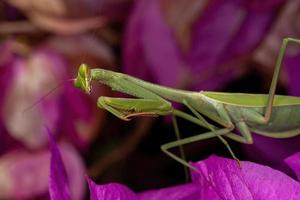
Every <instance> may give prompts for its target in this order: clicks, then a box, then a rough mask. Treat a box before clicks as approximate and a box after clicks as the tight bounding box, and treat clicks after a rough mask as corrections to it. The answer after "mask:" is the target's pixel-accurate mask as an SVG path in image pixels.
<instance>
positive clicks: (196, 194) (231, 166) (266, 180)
mask: <svg viewBox="0 0 300 200" xmlns="http://www.w3.org/2000/svg"><path fill="white" fill-rule="evenodd" d="M48 134H49V138H50V146H51V148H50V149H51V153H52V159H51V168H50V169H51V173H50V174H51V175H50V177H49V182H50V187H49V193H50V195H51V198H52V200H58V199H66V200H68V199H71V198H70V195H69V194H68V193H69V191H68V183H67V178H66V175H65V172H64V170H65V169H64V165H63V163H62V162H61V158H60V153H59V151H58V149H57V147H56V144H55V143H54V140H53V138H52V136H51V133H48ZM285 162H286V163H287V164H288V165H289V166H290V167H291V168H292V170H294V172H295V173H296V174H297V176H299V174H300V172H299V170H300V153H297V154H295V155H292V156H290V157H288V158H287V159H286V160H285ZM193 165H194V166H195V167H196V168H197V169H198V171H197V172H196V171H192V172H191V173H192V183H188V184H183V185H178V186H173V187H169V188H162V189H158V190H157V189H156V190H152V191H146V192H142V193H134V192H133V191H132V190H130V189H129V188H128V187H126V186H124V185H121V184H118V183H109V184H105V185H96V184H95V183H94V182H93V181H92V180H90V179H89V178H87V181H88V184H89V188H90V198H91V199H92V200H100V199H105V200H110V199H111V200H115V199H119V200H147V199H176V200H193V199H195V200H196V199H197V200H199V199H203V200H204V199H211V200H219V199H230V200H235V199H236V200H242V199H245V200H249V199H255V200H258V199H271V200H273V199H274V200H275V199H283V200H285V199H286V200H289V199H299V198H300V182H298V181H297V180H295V179H293V178H291V177H289V176H287V175H286V174H284V173H282V172H280V171H277V170H274V169H272V168H270V167H268V166H263V165H259V164H255V163H252V162H248V161H242V162H241V166H239V165H238V163H237V162H236V161H235V160H232V159H227V158H221V157H217V156H211V157H209V158H208V159H206V160H204V161H199V162H196V163H193Z"/></svg>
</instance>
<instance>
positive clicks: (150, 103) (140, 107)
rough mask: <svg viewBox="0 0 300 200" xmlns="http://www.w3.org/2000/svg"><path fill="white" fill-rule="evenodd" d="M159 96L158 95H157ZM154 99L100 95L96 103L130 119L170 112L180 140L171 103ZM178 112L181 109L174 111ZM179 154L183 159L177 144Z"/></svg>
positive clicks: (183, 155) (186, 174) (124, 118)
mask: <svg viewBox="0 0 300 200" xmlns="http://www.w3.org/2000/svg"><path fill="white" fill-rule="evenodd" d="M159 98H160V97H159ZM159 98H156V99H134V98H113V97H103V96H102V97H100V98H98V101H97V105H98V107H100V108H104V109H106V110H108V111H109V112H111V113H112V114H114V115H115V116H117V117H118V118H120V119H122V120H127V121H128V120H130V119H131V118H132V117H137V116H149V115H154V116H155V115H168V114H172V122H173V127H174V130H175V135H176V139H177V140H180V139H181V138H180V132H179V129H178V125H177V121H176V118H175V115H174V114H173V111H174V109H173V107H172V105H171V103H169V102H168V101H165V100H160V99H159ZM175 113H176V114H177V113H180V114H179V116H181V117H182V116H185V115H181V111H177V112H175ZM179 152H180V156H181V157H182V159H183V160H185V154H184V150H183V147H182V146H179ZM184 170H185V177H186V179H188V170H187V168H186V167H185V168H184Z"/></svg>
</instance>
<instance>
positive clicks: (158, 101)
mask: <svg viewBox="0 0 300 200" xmlns="http://www.w3.org/2000/svg"><path fill="white" fill-rule="evenodd" d="M291 42H293V43H300V39H294V38H285V39H283V41H282V44H281V47H280V50H279V54H278V57H277V60H276V65H275V70H274V74H273V78H272V82H271V86H270V90H269V94H247V93H224V92H210V91H200V92H193V91H185V90H179V89H173V88H169V87H164V86H160V85H156V84H153V83H149V82H146V81H143V80H140V79H137V78H134V77H132V76H129V75H126V74H122V73H118V72H113V71H109V70H105V69H99V68H98V69H89V67H88V66H87V65H85V64H82V65H81V66H80V67H79V71H78V76H77V78H76V79H75V82H74V84H75V86H76V87H78V88H80V89H82V90H83V91H85V92H86V93H88V94H89V93H90V92H91V81H94V80H95V81H100V82H101V83H103V84H105V85H107V86H109V87H111V88H112V90H116V91H119V92H123V93H126V94H129V95H131V96H133V97H136V98H113V97H105V96H101V97H99V99H98V101H97V105H98V107H100V108H102V109H106V110H107V111H109V112H111V113H112V114H114V115H115V116H117V117H119V118H120V119H122V120H130V119H131V118H132V117H136V116H148V115H150V116H151V115H170V114H171V115H172V116H174V117H173V122H174V123H173V124H174V128H175V133H176V134H177V137H178V135H179V130H178V126H177V123H176V119H175V117H180V118H183V119H185V120H188V121H190V122H192V123H195V124H197V125H199V126H202V127H204V128H207V129H208V130H209V132H206V133H201V134H199V135H195V136H191V137H187V138H184V139H178V140H176V141H173V142H169V143H167V144H164V145H162V146H161V149H162V151H163V152H164V153H166V154H167V155H169V156H170V157H171V158H173V159H175V160H176V161H178V162H180V163H182V164H183V165H185V166H187V167H189V168H191V169H193V170H196V171H197V169H196V168H194V167H193V166H192V165H190V164H189V163H188V162H187V161H186V160H185V158H181V157H179V156H177V155H175V154H174V153H172V152H171V151H169V149H171V148H174V147H181V146H182V145H184V144H188V143H192V142H196V141H200V140H205V139H208V138H212V137H219V138H220V139H221V140H222V142H223V143H224V144H225V145H226V147H227V148H228V149H229V151H230V153H231V155H232V156H233V158H235V159H237V158H236V157H235V156H234V154H233V152H232V151H231V149H230V147H229V145H228V144H227V142H226V140H225V139H224V138H223V137H226V138H230V139H232V140H235V141H237V142H241V143H245V144H252V143H253V139H252V135H251V132H255V133H257V134H259V135H263V136H266V137H271V138H289V137H293V136H296V135H299V134H300V98H299V97H293V96H283V95H275V90H276V85H277V82H278V77H279V74H280V69H281V65H282V60H283V57H284V53H285V50H286V47H287V45H288V43H291ZM171 102H179V103H181V104H184V105H185V106H186V107H187V108H188V109H189V110H190V111H191V113H193V115H192V114H189V113H185V112H183V111H180V110H178V109H176V108H174V107H173V106H172V104H171ZM205 118H209V119H210V120H212V121H214V122H215V123H216V124H217V125H213V124H211V123H209V122H208V121H207V120H206V119H205ZM234 129H237V130H238V131H239V132H240V134H237V133H235V132H233V131H234ZM181 153H182V152H181Z"/></svg>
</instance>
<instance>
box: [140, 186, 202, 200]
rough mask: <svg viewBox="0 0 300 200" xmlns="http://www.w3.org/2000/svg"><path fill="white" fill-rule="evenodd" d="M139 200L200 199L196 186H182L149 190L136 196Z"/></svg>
mask: <svg viewBox="0 0 300 200" xmlns="http://www.w3.org/2000/svg"><path fill="white" fill-rule="evenodd" d="M138 197H139V199H140V200H151V199H176V200H196V199H200V190H199V185H198V184H193V183H189V184H184V185H178V186H174V187H169V188H163V189H159V190H151V191H146V192H143V193H140V194H138Z"/></svg>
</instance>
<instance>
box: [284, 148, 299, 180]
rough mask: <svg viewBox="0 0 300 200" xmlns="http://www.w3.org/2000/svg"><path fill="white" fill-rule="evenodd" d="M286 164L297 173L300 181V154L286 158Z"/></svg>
mask: <svg viewBox="0 0 300 200" xmlns="http://www.w3.org/2000/svg"><path fill="white" fill-rule="evenodd" d="M284 162H285V163H287V164H288V166H289V167H290V168H291V169H292V170H293V171H294V172H295V174H296V175H297V177H298V180H300V152H298V153H295V154H294V155H292V156H290V157H288V158H286V159H285V160H284Z"/></svg>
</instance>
